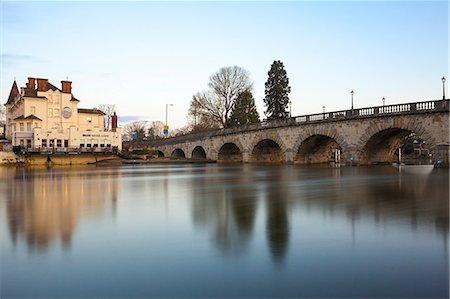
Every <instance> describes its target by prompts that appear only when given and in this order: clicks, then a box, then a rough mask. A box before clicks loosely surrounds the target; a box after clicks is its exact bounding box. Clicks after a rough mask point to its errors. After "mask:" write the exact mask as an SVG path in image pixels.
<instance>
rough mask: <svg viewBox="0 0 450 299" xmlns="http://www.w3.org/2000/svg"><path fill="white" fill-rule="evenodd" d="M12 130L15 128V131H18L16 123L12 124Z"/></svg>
mask: <svg viewBox="0 0 450 299" xmlns="http://www.w3.org/2000/svg"><path fill="white" fill-rule="evenodd" d="M12 130H13V132H15V131H16V124H13V125H12Z"/></svg>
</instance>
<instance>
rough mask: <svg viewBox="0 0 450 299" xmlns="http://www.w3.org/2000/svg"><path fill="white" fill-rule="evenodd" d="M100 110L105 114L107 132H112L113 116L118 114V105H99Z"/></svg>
mask: <svg viewBox="0 0 450 299" xmlns="http://www.w3.org/2000/svg"><path fill="white" fill-rule="evenodd" d="M98 109H99V110H100V111H102V112H103V113H105V114H106V115H105V130H111V124H112V116H113V114H114V112H116V105H112V104H101V105H98Z"/></svg>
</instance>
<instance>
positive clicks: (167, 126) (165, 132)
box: [164, 104, 173, 135]
mask: <svg viewBox="0 0 450 299" xmlns="http://www.w3.org/2000/svg"><path fill="white" fill-rule="evenodd" d="M169 106H173V104H166V125H165V126H164V135H167V134H169V124H168V123H167V122H168V121H167V114H168V110H169Z"/></svg>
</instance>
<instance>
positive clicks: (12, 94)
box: [5, 80, 19, 105]
mask: <svg viewBox="0 0 450 299" xmlns="http://www.w3.org/2000/svg"><path fill="white" fill-rule="evenodd" d="M18 94H19V88H17V83H16V80H14V82H13V85H12V86H11V91H10V92H9V97H8V101H7V102H6V104H5V105H7V104H13V103H14V99H15V98H16V96H17V95H18Z"/></svg>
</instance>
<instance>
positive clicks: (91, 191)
mask: <svg viewBox="0 0 450 299" xmlns="http://www.w3.org/2000/svg"><path fill="white" fill-rule="evenodd" d="M6 171H7V175H8V176H9V178H11V177H14V179H13V180H11V179H10V182H11V184H10V185H8V186H7V192H6V202H7V216H8V222H9V230H10V234H11V239H12V241H13V243H16V242H17V241H18V240H19V238H23V239H24V240H25V241H26V243H27V245H28V247H29V248H30V249H33V248H41V249H44V248H47V247H48V246H50V245H51V243H52V242H54V241H57V240H60V241H61V243H62V245H63V246H64V247H65V248H68V247H70V245H71V242H72V237H73V234H74V231H75V229H76V226H77V223H78V222H79V220H80V218H81V217H83V216H87V215H89V216H91V217H96V216H99V214H101V213H103V212H104V208H105V204H107V203H108V205H111V208H112V210H113V213H114V211H115V205H116V201H117V192H118V190H117V189H118V186H117V183H116V181H115V180H113V179H112V175H113V174H111V173H102V174H101V176H98V175H95V172H94V174H92V172H91V171H90V170H89V169H87V168H80V171H79V172H77V173H75V172H74V171H73V169H71V170H70V171H67V169H65V168H57V169H52V168H49V169H46V168H34V169H25V168H15V169H8V170H6Z"/></svg>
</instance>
